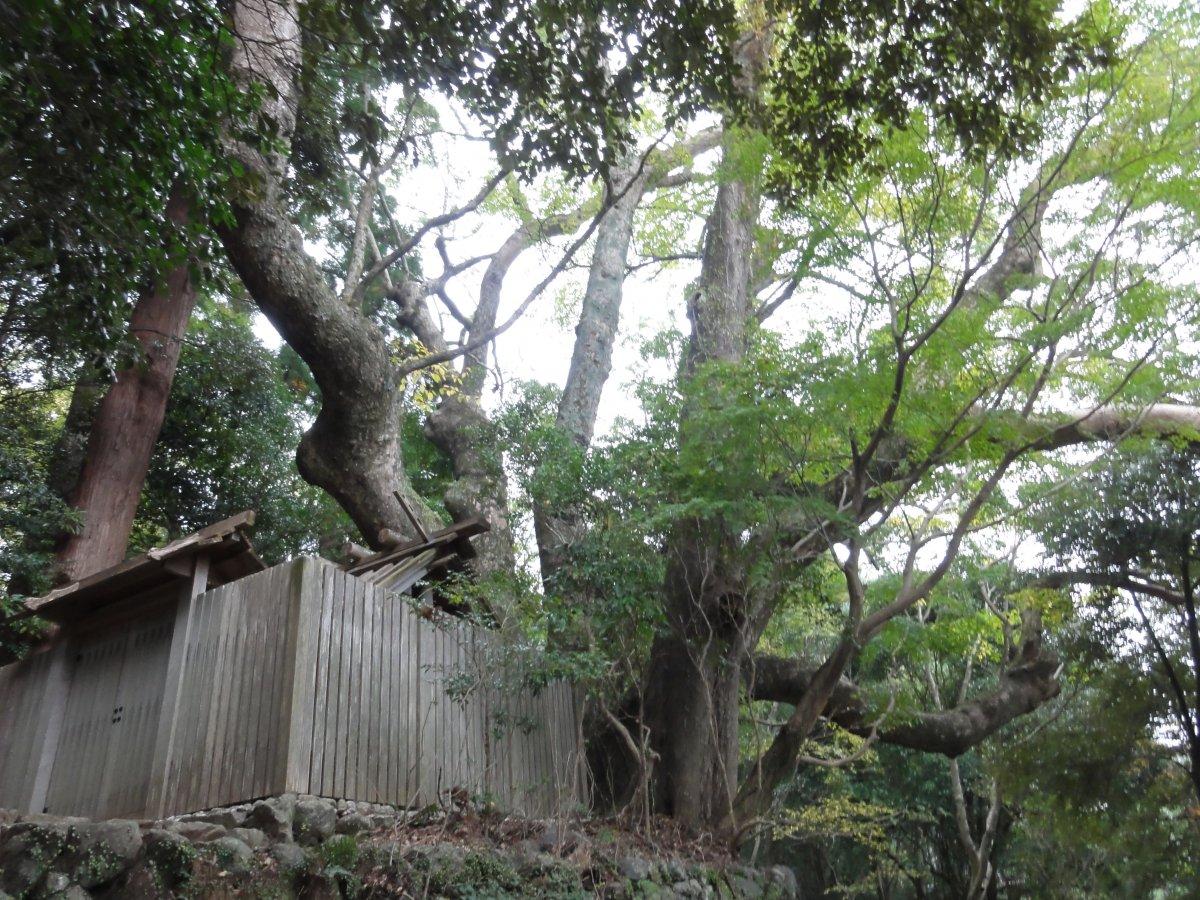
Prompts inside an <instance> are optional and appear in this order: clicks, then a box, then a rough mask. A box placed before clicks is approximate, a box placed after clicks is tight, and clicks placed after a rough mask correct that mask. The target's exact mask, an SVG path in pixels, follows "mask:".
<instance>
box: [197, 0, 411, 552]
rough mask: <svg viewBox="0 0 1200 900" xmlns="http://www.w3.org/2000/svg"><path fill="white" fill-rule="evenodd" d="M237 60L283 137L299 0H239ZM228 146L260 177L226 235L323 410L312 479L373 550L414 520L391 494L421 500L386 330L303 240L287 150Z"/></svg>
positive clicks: (307, 457) (406, 532)
mask: <svg viewBox="0 0 1200 900" xmlns="http://www.w3.org/2000/svg"><path fill="white" fill-rule="evenodd" d="M233 22H234V30H235V34H236V38H235V42H234V50H233V53H232V57H231V61H230V67H231V70H232V73H233V76H234V78H235V79H236V80H237V82H238V83H239V84H240V85H241V86H242V87H243V88H244V89H245V90H246V91H248V92H257V93H260V94H261V96H262V98H263V99H262V102H261V106H260V115H261V116H262V117H263V118H265V119H266V120H268V125H267V127H268V128H269V129H270V130H272V131H273V132H274V136H275V138H276V140H275V143H274V147H278V146H280V145H281V144H282V145H286V144H287V142H288V141H289V140H290V138H291V135H292V131H293V129H294V127H295V118H296V92H295V83H296V75H297V73H298V72H299V69H300V63H301V57H300V54H301V41H300V27H299V21H298V5H297V3H296V2H295V0H238V2H237V3H236V4H235V5H234V12H233ZM228 149H229V153H230V154H231V156H232V157H233V158H235V159H236V160H237V161H238V162H239V163H240V164H241V165H242V166H243V167H244V168H245V170H246V171H247V173H248V175H249V176H250V177H251V179H253V181H254V182H255V188H254V189H253V190H243V191H242V192H241V193H240V194H239V195H238V196H236V197H235V198H234V200H233V203H232V206H233V212H234V220H235V221H234V223H233V224H232V225H226V226H221V227H220V228H219V229H218V233H219V235H220V237H221V241H222V243H223V244H224V246H225V250H226V253H227V255H228V257H229V260H230V262H231V263H232V265H233V267H234V269H235V270H236V271H237V273H238V275H239V276H240V277H241V279H242V281H243V283H245V285H246V287H247V289H248V290H249V292H250V295H251V296H252V297H253V298H254V301H255V303H257V304H258V307H259V309H261V310H262V311H263V313H264V314H265V315H266V316H267V318H268V319H269V320H270V321H271V324H273V325H274V326H275V328H276V329H277V330H278V331H279V333H280V334H281V335H282V336H283V339H284V340H285V341H287V343H288V345H289V346H291V347H292V349H294V350H295V351H296V352H297V353H298V354H299V355H300V358H301V359H303V360H304V362H305V363H307V365H308V367H309V369H310V370H311V371H312V373H313V377H314V379H315V380H316V382H317V386H318V387H319V388H320V389H321V410H320V412H319V413H318V414H317V418H316V421H314V422H313V425H312V427H311V428H310V429H309V430H308V432H307V433H305V435H304V437H303V439H302V440H301V443H300V448H299V450H298V451H297V454H296V462H297V465H298V466H299V469H300V474H301V475H303V476H304V478H305V480H307V481H308V482H310V483H311V484H314V485H316V486H318V487H320V488H323V489H324V490H325V491H327V492H328V493H329V494H330V495H331V496H332V497H333V498H334V499H335V500H336V501H337V502H338V503H339V504H340V505H341V507H342V508H343V509H344V510H346V512H347V513H348V514H349V516H350V518H351V519H353V520H354V523H355V525H357V526H358V528H359V530H360V531H361V532H362V535H363V538H364V540H366V542H367V543H368V544H370V545H371V546H373V547H376V548H379V547H383V546H386V545H387V544H388V543H389V542H390V541H391V539H392V536H394V535H401V536H412V535H413V529H412V526H411V525H410V524H409V521H408V518H407V516H406V515H405V514H404V511H403V509H402V507H401V505H400V503H399V502H398V501H397V500H396V498H395V496H394V495H393V491H399V492H400V493H401V494H404V495H407V497H408V499H409V500H410V501H411V502H410V505H411V506H414V507H416V508H417V509H422V510H423V509H424V504H423V503H422V502H420V500H419V498H418V497H417V496H416V494H415V492H414V491H413V490H412V487H411V485H410V484H409V483H408V480H407V479H406V477H405V475H404V470H403V466H402V463H401V459H402V458H401V439H400V434H401V431H400V429H401V401H402V392H401V384H400V383H399V380H398V378H397V376H396V372H395V368H394V367H393V366H392V364H391V361H390V354H389V350H388V346H387V342H386V340H385V338H384V336H383V334H382V333H381V332H380V330H379V329H378V328H376V327H375V326H374V325H373V324H372V323H371V322H369V321H368V320H367V319H366V318H365V317H364V316H363V315H361V313H360V312H359V311H357V310H355V309H351V308H350V306H349V305H348V304H346V303H343V302H342V301H341V298H340V297H339V296H338V295H337V293H336V292H335V291H334V290H333V288H332V286H331V285H330V284H329V283H328V282H327V281H326V280H325V276H324V275H323V273H322V272H321V270H320V268H319V267H318V266H317V265H316V263H315V262H314V261H313V259H312V258H311V257H310V256H309V255H308V253H307V252H306V251H305V249H304V240H303V237H302V235H301V234H300V231H299V230H298V229H297V228H296V227H295V225H294V224H293V223H292V222H291V220H290V218H289V216H288V213H287V205H286V202H285V199H284V197H283V189H282V179H283V177H284V174H285V171H286V167H287V158H286V154H284V153H280V152H278V151H277V150H274V149H271V150H266V151H264V150H262V149H260V148H259V147H258V146H252V145H250V144H247V143H243V142H240V141H236V140H233V139H231V140H230V141H229V142H228Z"/></svg>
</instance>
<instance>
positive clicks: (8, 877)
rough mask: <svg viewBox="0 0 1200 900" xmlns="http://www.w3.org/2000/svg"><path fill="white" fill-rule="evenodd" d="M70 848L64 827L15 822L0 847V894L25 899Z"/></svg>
mask: <svg viewBox="0 0 1200 900" xmlns="http://www.w3.org/2000/svg"><path fill="white" fill-rule="evenodd" d="M70 845H71V841H70V839H69V828H68V826H66V825H59V824H38V823H33V822H18V823H17V824H16V825H12V826H10V827H9V828H8V830H7V831H6V832H5V834H4V843H3V844H0V891H7V892H8V893H10V894H14V895H16V896H17V897H24V896H26V895H27V894H29V893H30V892H31V891H32V890H33V889H34V888H35V887H36V886H37V885H38V883H39V882H40V881H41V880H42V878H43V877H44V876H45V874H46V873H47V872H48V871H50V867H51V865H52V864H53V863H54V862H55V861H56V860H57V859H58V858H59V857H60V856H61V855H62V854H63V853H64V852H65V851H66V850H68V848H69V847H70Z"/></svg>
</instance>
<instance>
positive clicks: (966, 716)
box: [745, 639, 1061, 757]
mask: <svg viewBox="0 0 1200 900" xmlns="http://www.w3.org/2000/svg"><path fill="white" fill-rule="evenodd" d="M817 670H818V667H817V666H816V665H813V664H811V663H806V662H802V661H800V660H794V659H781V658H779V657H772V656H759V657H756V658H755V660H754V665H753V666H752V667H749V670H748V671H747V672H746V679H745V680H746V688H747V691H748V692H749V695H750V697H751V699H754V700H770V701H774V702H777V703H798V702H800V701H802V700H803V698H804V697H805V695H806V694H807V693H808V692H809V688H810V686H811V685H812V683H813V678H814V676H815V675H816V673H817ZM1058 675H1059V660H1058V658H1057V657H1056V656H1055V655H1054V654H1053V653H1052V652H1050V651H1048V650H1045V649H1044V648H1042V646H1041V641H1040V639H1039V640H1037V641H1034V642H1032V644H1031V642H1029V641H1026V646H1025V647H1024V648H1023V650H1022V653H1021V657H1020V659H1019V660H1018V661H1017V662H1016V663H1015V664H1014V665H1012V666H1010V667H1009V668H1008V669H1006V670H1005V671H1004V672H1003V673H1002V674H1001V676H1000V680H999V683H998V684H997V685H996V687H995V688H994V689H993V690H991V691H990V692H988V693H987V694H984V695H982V696H979V697H976V698H975V699H973V700H969V701H966V702H965V703H960V704H959V705H957V706H955V707H953V708H951V709H947V710H941V711H935V712H923V713H918V714H917V715H916V716H914V717H912V718H911V719H909V720H907V721H904V722H897V723H894V724H888V723H886V722H885V723H883V724H882V725H880V726H879V730H878V735H879V740H880V741H883V742H884V743H888V744H893V745H896V746H900V747H908V748H909V749H912V750H921V751H924V752H926V753H940V754H942V755H943V756H949V757H955V756H961V755H962V754H963V753H965V752H967V751H968V750H970V749H971V748H972V747H976V746H978V745H979V744H981V743H982V742H983V741H985V740H986V739H987V738H988V737H990V736H991V735H993V734H995V733H996V732H997V731H999V730H1000V729H1001V728H1003V727H1004V726H1005V725H1007V724H1009V723H1010V722H1012V721H1014V720H1015V719H1018V718H1020V717H1021V716H1024V715H1028V714H1029V713H1031V712H1033V711H1034V710H1036V709H1037V708H1038V707H1040V706H1042V705H1043V704H1045V703H1047V702H1049V701H1050V700H1052V699H1054V698H1055V697H1056V696H1058V694H1059V692H1060V690H1061V685H1060V683H1059V680H1058ZM824 715H825V717H826V718H828V719H829V720H830V721H832V722H834V723H836V724H837V725H840V726H841V727H843V728H845V729H846V730H848V731H850V732H852V733H854V734H858V735H861V736H864V737H865V736H867V735H868V734H870V733H871V730H872V725H871V723H870V722H869V721H868V720H867V710H866V703H865V701H864V700H863V699H862V696H861V694H860V692H859V689H858V686H857V685H855V684H854V683H853V682H852V681H850V679H848V678H845V677H843V678H841V679H839V681H838V683H837V686H836V687H835V688H834V690H833V692H832V694H831V695H830V699H829V703H828V705H827V706H826V707H825V710H824Z"/></svg>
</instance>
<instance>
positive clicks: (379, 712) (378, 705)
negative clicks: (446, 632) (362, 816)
mask: <svg viewBox="0 0 1200 900" xmlns="http://www.w3.org/2000/svg"><path fill="white" fill-rule="evenodd" d="M371 593H372V595H373V605H374V607H375V615H374V621H375V628H374V631H375V634H374V638H373V640H372V646H373V647H374V656H373V659H374V663H373V665H372V666H371V751H370V752H371V766H370V770H369V771H370V773H371V777H370V784H369V787H370V799H371V801H372V802H373V803H380V802H382V800H383V794H384V793H385V791H386V789H387V750H386V747H385V745H384V739H385V738H386V737H387V725H386V722H385V720H384V716H385V712H386V711H385V709H384V705H383V694H384V690H383V684H384V681H385V678H384V668H383V666H384V658H385V657H384V648H385V645H386V644H387V630H386V627H387V626H386V620H387V592H386V591H384V590H383V589H382V588H376V587H373V588H371Z"/></svg>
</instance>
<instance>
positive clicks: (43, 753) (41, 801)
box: [27, 638, 74, 812]
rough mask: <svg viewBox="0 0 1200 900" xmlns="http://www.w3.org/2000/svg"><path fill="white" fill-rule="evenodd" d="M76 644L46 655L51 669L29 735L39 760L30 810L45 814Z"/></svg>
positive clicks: (61, 644)
mask: <svg viewBox="0 0 1200 900" xmlns="http://www.w3.org/2000/svg"><path fill="white" fill-rule="evenodd" d="M73 649H74V642H73V641H71V640H70V639H69V638H62V639H60V640H59V642H58V645H57V646H55V647H54V648H53V649H51V650H49V651H46V652H48V653H50V654H51V655H50V656H49V665H48V666H47V667H46V670H45V674H44V676H43V678H42V681H43V686H42V690H41V692H40V693H41V702H40V703H39V707H40V708H39V709H38V711H37V718H36V725H35V726H34V728H33V729H32V734H31V735H30V749H29V754H30V757H31V759H36V760H37V767H36V768H35V769H34V772H33V784H32V785H31V786H30V792H29V793H30V796H29V805H28V807H27V808H28V810H29V811H30V812H42V811H44V810H45V809H46V799H47V795H48V793H49V790H50V775H51V773H52V772H53V771H54V760H55V757H56V755H57V753H58V744H59V738H60V737H61V736H62V726H63V719H64V718H65V716H66V712H67V698H68V697H69V696H70V691H71V665H70V662H71V656H72V653H73Z"/></svg>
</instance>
